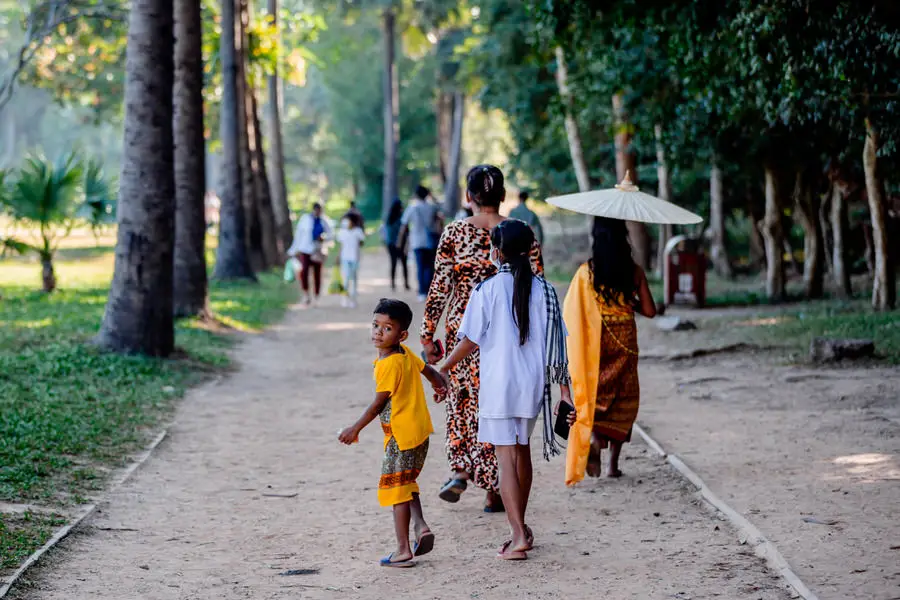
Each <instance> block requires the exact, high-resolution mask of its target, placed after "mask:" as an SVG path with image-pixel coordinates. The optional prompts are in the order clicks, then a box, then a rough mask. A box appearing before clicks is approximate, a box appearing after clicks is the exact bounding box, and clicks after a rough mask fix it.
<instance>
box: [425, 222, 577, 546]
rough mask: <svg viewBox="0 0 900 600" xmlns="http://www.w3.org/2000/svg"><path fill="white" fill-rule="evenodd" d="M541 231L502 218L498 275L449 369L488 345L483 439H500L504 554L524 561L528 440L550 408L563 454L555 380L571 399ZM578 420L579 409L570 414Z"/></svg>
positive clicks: (551, 446)
mask: <svg viewBox="0 0 900 600" xmlns="http://www.w3.org/2000/svg"><path fill="white" fill-rule="evenodd" d="M533 244H534V233H533V232H532V230H531V228H530V227H528V225H526V224H525V223H523V222H522V221H517V220H513V219H510V220H507V221H503V222H502V223H500V225H498V226H497V227H495V228H494V230H493V231H492V232H491V245H492V249H491V259H492V260H494V261H495V262H496V263H497V264H498V267H499V273H498V274H497V275H496V276H494V277H491V278H490V279H487V280H485V281H484V282H482V283H481V284H479V285H478V287H477V288H475V291H473V292H472V296H471V298H470V299H469V304H468V306H467V307H466V312H465V315H464V316H463V321H462V325H461V326H460V329H459V334H458V335H459V340H460V342H459V344H458V345H457V346H456V349H455V350H454V351H453V353H452V354H451V355H450V356H449V357H448V358H447V362H446V363H445V364H444V366H443V369H442V373H444V374H445V375H446V374H447V373H449V371H450V369H452V368H453V367H454V366H455V365H456V364H457V363H459V361H461V360H462V359H464V358H465V357H466V356H468V355H469V354H471V353H472V352H474V351H475V350H476V349H479V350H480V351H481V358H480V361H481V382H480V388H479V396H478V398H479V407H478V441H479V442H482V443H489V444H493V445H494V446H495V448H496V452H497V460H498V463H499V465H500V495H501V496H502V497H503V504H504V506H505V507H506V513H507V517H508V519H509V525H510V528H511V530H512V538H511V539H510V540H509V541H507V542H506V543H504V544H503V546H502V547H501V548H500V552H499V553H498V557H499V558H502V559H505V560H523V559H525V558H527V557H528V556H527V554H526V552H527V551H528V550H530V549H531V546H532V544H533V543H534V536H533V534H532V532H531V529H530V528H529V527H528V526H527V525H526V524H525V509H526V507H527V505H528V497H529V495H530V493H531V480H532V465H531V448H530V446H529V439H530V437H531V433H532V432H533V430H534V426H535V423H536V422H537V417H538V415H539V414H540V413H541V412H542V411H543V413H544V446H545V447H544V456H545V458H548V459H549V457H550V455H551V454H558V453H559V449H558V447H557V446H556V442H555V440H554V438H553V429H552V423H551V420H552V419H551V416H550V384H551V383H558V384H560V389H561V391H562V399H563V401H565V402H568V403H569V404H571V403H572V401H571V397H570V392H569V385H568V384H569V377H568V368H567V361H566V353H565V336H566V333H565V325H564V324H563V320H562V315H561V312H560V309H559V299H558V298H557V296H556V292H555V291H554V289H553V287H552V286H550V285H549V284H548V283H547V282H546V281H545V280H544V279H543V278H541V277H538V276H536V275H534V274H533V273H532V271H531V263H530V259H529V254H530V251H531V247H532V245H533ZM570 420H574V414H572V415H570Z"/></svg>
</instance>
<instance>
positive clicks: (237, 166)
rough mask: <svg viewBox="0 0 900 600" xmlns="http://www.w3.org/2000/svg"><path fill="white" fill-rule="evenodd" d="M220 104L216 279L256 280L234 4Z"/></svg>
mask: <svg viewBox="0 0 900 600" xmlns="http://www.w3.org/2000/svg"><path fill="white" fill-rule="evenodd" d="M221 19H222V35H221V36H220V37H219V54H220V57H221V61H222V103H221V107H220V115H219V137H220V138H221V139H222V164H221V166H220V167H219V174H220V178H219V200H220V206H219V246H218V248H217V249H216V268H215V270H214V271H213V276H214V277H215V278H217V279H255V278H256V277H255V276H254V274H253V269H252V268H251V267H250V260H249V257H248V255H247V232H246V215H244V194H243V189H242V186H243V174H242V173H241V133H240V131H241V127H242V126H243V123H244V120H243V118H242V117H241V111H240V102H239V100H240V89H241V87H240V81H239V80H240V73H241V69H240V57H241V48H242V45H243V44H242V39H241V36H240V27H239V17H238V11H237V0H223V1H222V16H221Z"/></svg>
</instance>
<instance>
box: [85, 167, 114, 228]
mask: <svg viewBox="0 0 900 600" xmlns="http://www.w3.org/2000/svg"><path fill="white" fill-rule="evenodd" d="M117 195H118V182H117V181H116V178H115V177H106V175H105V173H104V171H103V165H102V163H101V162H100V161H98V160H97V159H93V158H92V159H90V160H89V161H88V162H87V164H86V165H85V167H84V202H85V207H84V210H83V211H82V212H81V215H82V216H83V217H84V218H85V219H86V220H87V221H88V222H89V223H90V224H91V227H99V226H101V225H103V224H104V223H109V222H111V221H113V220H114V219H115V207H116V197H117Z"/></svg>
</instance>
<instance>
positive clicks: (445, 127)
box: [435, 90, 454, 188]
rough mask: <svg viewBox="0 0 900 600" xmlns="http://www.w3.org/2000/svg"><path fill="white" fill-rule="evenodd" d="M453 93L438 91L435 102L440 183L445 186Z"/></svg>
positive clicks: (448, 164) (451, 124)
mask: <svg viewBox="0 0 900 600" xmlns="http://www.w3.org/2000/svg"><path fill="white" fill-rule="evenodd" d="M453 98H454V94H453V93H451V92H446V91H443V90H442V91H439V92H438V97H437V101H436V103H435V112H436V113H437V115H436V116H437V135H438V137H437V141H438V161H439V163H440V165H439V166H440V170H441V184H443V186H444V187H445V188H446V187H447V183H449V181H450V177H449V174H448V173H449V171H450V163H451V162H452V158H451V155H452V153H453V116H454V112H453V111H454V107H453Z"/></svg>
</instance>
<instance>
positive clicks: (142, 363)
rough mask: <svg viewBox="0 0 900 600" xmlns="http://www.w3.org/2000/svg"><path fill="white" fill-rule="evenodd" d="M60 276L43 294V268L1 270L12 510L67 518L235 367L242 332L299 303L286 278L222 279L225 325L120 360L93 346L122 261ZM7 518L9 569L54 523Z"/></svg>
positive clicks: (219, 295) (1, 420) (1, 435)
mask: <svg viewBox="0 0 900 600" xmlns="http://www.w3.org/2000/svg"><path fill="white" fill-rule="evenodd" d="M58 272H59V274H60V289H59V290H58V291H57V292H56V293H54V294H50V295H47V294H44V293H42V292H38V291H36V290H37V288H38V285H36V284H37V283H38V282H39V279H38V278H39V272H37V271H36V270H35V269H34V265H33V264H30V263H27V262H19V261H3V262H0V292H2V300H0V501H3V502H17V503H35V504H39V505H42V506H51V507H58V508H60V509H61V510H62V509H65V508H66V507H71V506H72V505H73V504H78V503H83V502H85V501H86V500H87V498H88V497H89V496H90V495H92V494H93V493H95V492H96V491H98V490H100V489H102V487H103V485H104V483H105V479H106V475H107V474H108V473H109V472H110V471H111V470H113V469H116V468H118V467H121V466H123V465H124V464H126V463H127V461H128V459H129V457H130V456H131V455H132V454H133V453H134V452H135V451H136V450H138V449H139V448H140V447H141V446H143V445H144V444H145V443H146V442H147V440H148V439H150V438H151V437H152V436H153V435H154V434H155V433H156V431H158V429H159V427H160V425H161V423H163V422H164V421H165V420H166V419H168V418H169V417H170V416H171V413H172V410H173V408H174V403H175V400H176V399H177V398H179V397H180V396H181V395H182V394H183V393H184V391H185V390H186V389H187V388H188V387H190V386H192V385H196V384H198V383H200V382H202V381H203V380H204V379H206V378H208V377H209V376H210V375H211V374H213V373H215V372H218V371H221V370H223V369H226V368H227V367H228V366H229V357H228V354H227V351H228V349H229V347H230V346H231V345H232V344H233V343H234V342H235V340H236V339H237V336H235V335H234V331H242V332H248V333H252V332H255V331H258V330H259V329H260V328H261V327H263V326H264V325H265V324H267V323H270V322H272V321H273V320H276V319H278V318H279V317H280V316H281V314H282V313H283V310H284V308H285V306H286V305H287V304H288V303H289V302H291V301H292V300H293V299H294V298H296V291H295V288H294V286H291V285H287V284H285V283H284V282H283V281H281V278H280V277H279V274H277V273H272V274H269V273H266V274H262V275H261V276H260V279H259V284H251V283H224V282H214V283H213V284H212V288H211V290H210V301H211V308H212V310H213V312H214V314H215V316H216V317H217V319H218V321H217V322H216V323H208V322H203V321H201V320H198V319H192V320H186V321H183V322H181V323H179V324H178V326H177V332H176V344H177V346H178V347H179V349H180V350H182V351H183V352H179V353H178V358H174V359H170V360H160V359H150V358H144V357H138V356H119V355H115V354H107V353H103V352H99V351H98V350H96V349H95V348H93V347H92V346H91V345H90V343H89V342H90V339H91V337H92V336H94V335H95V334H96V333H97V331H98V329H99V325H100V321H101V319H102V316H103V309H104V305H105V302H106V296H107V292H108V285H109V279H110V275H111V272H112V255H111V254H110V253H109V252H104V253H102V254H99V255H96V256H92V257H90V258H82V259H81V260H79V261H78V262H65V261H61V262H60V264H59V266H58ZM223 325H224V326H223ZM0 517H2V518H3V519H4V520H5V523H6V524H5V525H4V524H3V523H2V522H0V531H2V533H0V539H2V545H0V549H2V552H0V563H2V564H3V565H4V566H5V567H6V566H9V565H12V566H14V565H15V564H17V562H18V560H19V559H20V558H21V556H22V555H27V554H28V553H29V552H31V551H33V550H34V549H35V548H37V547H39V546H40V545H41V544H43V543H44V542H43V541H42V539H46V536H45V535H44V534H43V533H42V532H44V530H47V529H48V528H49V529H52V527H53V526H54V525H53V521H52V520H49V521H48V520H47V519H45V518H43V517H38V516H32V517H29V518H27V519H25V518H22V517H12V516H10V515H6V516H2V515H0ZM23 553H24V554H23ZM17 556H18V557H19V558H17Z"/></svg>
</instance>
